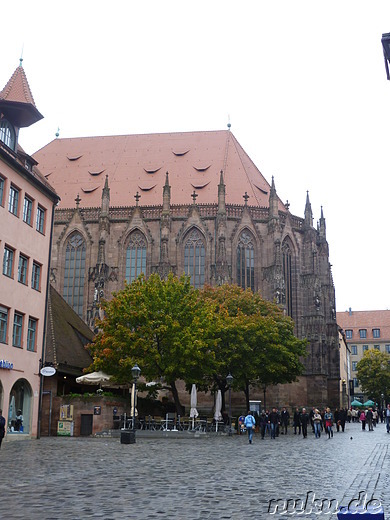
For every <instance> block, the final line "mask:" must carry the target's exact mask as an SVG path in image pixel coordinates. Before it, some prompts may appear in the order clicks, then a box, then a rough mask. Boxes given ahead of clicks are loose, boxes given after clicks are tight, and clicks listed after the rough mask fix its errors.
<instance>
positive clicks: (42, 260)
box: [0, 63, 59, 437]
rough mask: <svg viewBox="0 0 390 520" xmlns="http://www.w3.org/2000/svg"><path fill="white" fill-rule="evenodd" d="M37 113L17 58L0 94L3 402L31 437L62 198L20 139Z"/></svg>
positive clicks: (11, 419)
mask: <svg viewBox="0 0 390 520" xmlns="http://www.w3.org/2000/svg"><path fill="white" fill-rule="evenodd" d="M41 118H42V115H41V114H40V113H39V111H38V110H37V108H36V106H35V102H34V99H33V97H32V94H31V90H30V87H29V85H28V82H27V78H26V75H25V72H24V69H23V67H22V64H21V63H20V66H19V67H17V69H16V70H15V72H14V74H13V75H12V77H11V78H10V80H9V81H8V83H7V85H6V86H5V87H4V89H3V90H2V91H1V92H0V262H1V271H0V408H2V410H3V415H4V417H5V418H6V421H7V435H12V436H16V435H18V436H21V435H28V436H31V437H35V436H36V435H37V431H38V411H39V399H40V397H39V396H40V363H41V359H42V354H43V352H42V349H43V344H44V339H45V338H44V336H45V334H44V330H45V317H46V300H47V288H48V275H49V265H50V263H49V259H50V248H51V236H52V222H53V215H54V207H55V205H56V204H57V203H58V200H59V197H58V196H57V194H56V192H55V191H54V189H53V188H52V187H51V186H50V185H49V183H48V182H47V180H46V178H45V177H44V176H43V175H42V174H41V173H40V172H39V171H38V169H37V163H36V161H35V160H34V159H33V158H32V157H30V156H29V155H27V154H26V153H25V152H24V151H23V149H22V148H21V147H20V145H19V142H18V141H19V130H20V129H21V128H25V127H29V126H30V125H32V124H34V123H35V122H37V121H39V120H40V119H41ZM21 417H22V420H21Z"/></svg>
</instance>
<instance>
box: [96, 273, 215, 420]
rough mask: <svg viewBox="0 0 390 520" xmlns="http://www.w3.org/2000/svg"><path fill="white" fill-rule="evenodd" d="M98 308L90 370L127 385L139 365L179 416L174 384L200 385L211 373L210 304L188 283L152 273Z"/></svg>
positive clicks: (176, 391)
mask: <svg viewBox="0 0 390 520" xmlns="http://www.w3.org/2000/svg"><path fill="white" fill-rule="evenodd" d="M102 308H103V310H104V313H105V317H104V318H103V319H102V320H101V321H100V322H98V326H99V327H100V329H101V330H100V332H99V333H98V334H97V336H96V338H95V339H94V341H93V343H92V344H91V345H90V350H91V353H92V355H93V358H94V362H93V368H94V369H101V370H105V371H106V372H108V373H109V374H113V376H115V379H116V380H118V381H130V380H131V368H132V366H133V364H134V363H135V362H138V363H139V364H140V365H141V369H142V375H143V376H144V377H145V378H146V379H147V380H149V381H152V380H156V379H157V380H161V379H163V380H164V383H165V388H168V389H169V390H170V391H171V392H172V395H173V398H174V401H175V405H176V410H177V412H178V413H182V406H181V403H180V400H179V394H178V390H177V386H176V382H177V381H178V380H184V381H186V382H188V383H191V382H196V381H199V380H201V379H202V378H203V377H204V375H205V374H207V373H208V372H211V370H212V368H213V363H214V347H215V345H216V343H217V340H216V339H215V338H213V337H210V331H211V330H212V326H211V322H212V320H213V308H212V307H211V305H207V302H206V303H205V302H203V301H201V300H200V299H199V293H198V291H196V290H195V289H194V288H193V287H192V285H191V284H190V280H189V278H187V277H184V276H183V277H181V278H180V279H179V278H177V277H174V276H173V275H172V274H170V275H169V277H168V279H167V280H162V279H161V278H160V277H159V276H158V274H152V275H151V276H150V277H149V278H148V279H147V280H146V278H145V277H144V276H143V275H141V276H140V277H139V278H138V279H137V280H135V281H134V282H133V283H132V284H130V285H128V284H126V286H125V288H124V289H123V290H122V291H119V292H117V293H115V294H114V297H113V298H112V300H110V301H104V302H103V303H102Z"/></svg>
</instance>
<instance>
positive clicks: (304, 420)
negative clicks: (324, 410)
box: [299, 408, 310, 439]
mask: <svg viewBox="0 0 390 520" xmlns="http://www.w3.org/2000/svg"><path fill="white" fill-rule="evenodd" d="M299 419H300V421H301V426H302V435H303V438H304V439H306V437H307V425H308V424H309V421H310V417H309V414H308V413H307V412H306V408H302V413H301V415H300V417H299Z"/></svg>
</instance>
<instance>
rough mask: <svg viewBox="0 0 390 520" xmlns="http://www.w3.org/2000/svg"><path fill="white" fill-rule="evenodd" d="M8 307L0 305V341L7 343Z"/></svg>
mask: <svg viewBox="0 0 390 520" xmlns="http://www.w3.org/2000/svg"><path fill="white" fill-rule="evenodd" d="M7 327H8V309H6V308H5V307H0V343H7Z"/></svg>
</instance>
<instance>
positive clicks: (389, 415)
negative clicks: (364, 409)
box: [386, 403, 390, 433]
mask: <svg viewBox="0 0 390 520" xmlns="http://www.w3.org/2000/svg"><path fill="white" fill-rule="evenodd" d="M386 430H387V433H390V403H389V404H388V405H387V408H386Z"/></svg>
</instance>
